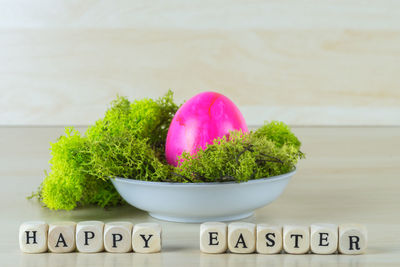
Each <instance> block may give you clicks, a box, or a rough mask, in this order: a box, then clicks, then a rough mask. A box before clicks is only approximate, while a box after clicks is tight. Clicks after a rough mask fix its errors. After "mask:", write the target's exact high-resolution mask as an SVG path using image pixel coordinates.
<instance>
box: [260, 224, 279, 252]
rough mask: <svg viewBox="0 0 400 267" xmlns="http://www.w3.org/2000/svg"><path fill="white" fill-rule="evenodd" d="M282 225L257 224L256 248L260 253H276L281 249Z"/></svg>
mask: <svg viewBox="0 0 400 267" xmlns="http://www.w3.org/2000/svg"><path fill="white" fill-rule="evenodd" d="M282 246H283V245H282V227H280V226H274V225H268V224H258V225H257V242H256V250H257V252H258V253H262V254H276V253H280V252H281V251H282Z"/></svg>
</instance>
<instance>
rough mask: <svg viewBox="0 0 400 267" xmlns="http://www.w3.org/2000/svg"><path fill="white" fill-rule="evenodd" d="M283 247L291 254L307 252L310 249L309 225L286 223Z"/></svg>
mask: <svg viewBox="0 0 400 267" xmlns="http://www.w3.org/2000/svg"><path fill="white" fill-rule="evenodd" d="M283 248H284V249H285V251H286V252H287V253H290V254H305V253H307V252H308V251H309V250H310V229H309V227H308V226H299V225H285V226H284V227H283Z"/></svg>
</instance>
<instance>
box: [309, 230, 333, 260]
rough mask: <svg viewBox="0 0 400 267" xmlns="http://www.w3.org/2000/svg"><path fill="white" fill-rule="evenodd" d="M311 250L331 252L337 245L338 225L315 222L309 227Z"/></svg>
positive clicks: (320, 252)
mask: <svg viewBox="0 0 400 267" xmlns="http://www.w3.org/2000/svg"><path fill="white" fill-rule="evenodd" d="M310 245H311V251H312V252H313V253H315V254H333V253H335V252H336V250H337V246H338V226H337V225H334V224H325V223H316V224H312V225H311V227H310Z"/></svg>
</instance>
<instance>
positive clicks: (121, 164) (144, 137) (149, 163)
mask: <svg viewBox="0 0 400 267" xmlns="http://www.w3.org/2000/svg"><path fill="white" fill-rule="evenodd" d="M177 109H178V106H177V105H176V104H175V103H174V102H173V94H172V92H171V91H168V93H167V94H166V95H165V96H164V97H162V98H160V99H158V100H152V99H142V100H139V101H134V102H132V103H130V102H129V101H128V100H127V99H126V98H125V97H118V98H117V99H116V100H115V101H113V102H112V103H111V107H110V108H109V109H108V110H107V111H106V114H105V116H104V118H103V119H100V120H98V121H97V122H96V123H95V125H93V126H91V127H89V128H88V130H87V131H86V134H85V135H81V134H80V133H79V132H78V131H77V130H75V129H73V128H67V129H66V131H65V135H64V136H61V137H60V138H59V139H58V140H57V142H55V143H52V144H51V156H52V157H51V159H50V162H49V163H50V168H51V169H50V172H49V173H48V174H47V173H46V177H45V179H44V180H43V182H42V184H41V186H40V188H39V191H38V192H37V193H35V194H33V196H36V197H38V198H39V200H41V201H42V203H43V204H44V205H45V206H46V207H48V208H50V209H55V210H58V209H63V210H71V209H74V208H75V207H77V206H84V205H88V204H95V205H99V206H101V207H104V206H109V205H117V204H119V203H121V202H122V199H121V197H120V196H119V194H118V193H117V191H116V190H115V188H114V186H113V185H112V183H111V182H110V180H109V179H108V178H109V177H114V176H120V177H129V178H134V179H140V180H149V181H150V180H155V181H162V180H166V179H168V177H169V175H170V173H171V172H170V169H171V168H172V167H170V166H169V165H167V164H165V162H166V161H165V158H164V144H165V139H166V135H167V132H168V126H169V124H170V123H171V120H172V118H173V115H174V114H175V112H176V110H177Z"/></svg>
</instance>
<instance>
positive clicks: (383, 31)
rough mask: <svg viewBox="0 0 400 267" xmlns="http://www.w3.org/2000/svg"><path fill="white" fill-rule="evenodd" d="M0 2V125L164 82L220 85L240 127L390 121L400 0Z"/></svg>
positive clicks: (397, 83)
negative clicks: (272, 122) (241, 117)
mask: <svg viewBox="0 0 400 267" xmlns="http://www.w3.org/2000/svg"><path fill="white" fill-rule="evenodd" d="M0 5H1V8H0V93H1V98H0V125H87V124H89V123H93V122H94V121H95V120H96V119H97V118H99V117H100V116H102V114H103V113H104V111H105V109H106V108H107V106H108V103H109V102H110V101H111V100H112V99H114V97H115V96H116V95H117V94H120V95H125V96H128V97H129V98H130V99H135V98H142V97H158V96H161V95H162V94H163V93H165V92H166V91H167V90H168V88H171V89H173V90H174V92H175V96H176V99H177V101H178V102H180V101H183V100H184V99H188V98H190V97H191V96H193V95H194V94H196V93H198V92H201V91H209V90H212V91H218V92H221V93H223V94H225V95H227V96H228V97H230V98H231V99H232V100H233V101H234V102H235V103H236V104H237V105H238V106H239V107H240V109H241V110H242V112H243V113H244V115H245V117H246V120H247V122H248V124H250V125H257V124H261V123H262V122H263V121H264V120H283V121H285V122H287V123H289V124H292V125H400V1H386V0H383V1H358V0H349V1H320V0H310V1H302V0H300V1H297V0H288V1H259V0H256V1H231V0H229V1H228V0H223V1H217V2H216V1H183V0H170V1H146V0H137V1H128V0H126V1H89V0H76V1H69V0H58V1H54V0H46V1H44V0H37V1H31V0H23V1H1V0H0Z"/></svg>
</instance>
